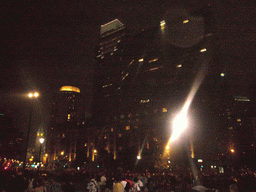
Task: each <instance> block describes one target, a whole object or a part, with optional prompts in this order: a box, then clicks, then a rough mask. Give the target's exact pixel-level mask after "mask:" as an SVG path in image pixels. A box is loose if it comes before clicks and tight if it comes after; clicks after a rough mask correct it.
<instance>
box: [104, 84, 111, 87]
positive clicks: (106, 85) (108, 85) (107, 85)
mask: <svg viewBox="0 0 256 192" xmlns="http://www.w3.org/2000/svg"><path fill="white" fill-rule="evenodd" d="M109 86H112V84H108V85H103V86H102V88H105V87H109Z"/></svg>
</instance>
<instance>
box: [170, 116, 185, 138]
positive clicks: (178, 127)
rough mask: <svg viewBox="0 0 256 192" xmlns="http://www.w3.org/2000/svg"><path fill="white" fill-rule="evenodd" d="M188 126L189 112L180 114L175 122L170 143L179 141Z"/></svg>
mask: <svg viewBox="0 0 256 192" xmlns="http://www.w3.org/2000/svg"><path fill="white" fill-rule="evenodd" d="M187 126H188V118H187V111H181V113H180V114H178V115H177V116H176V117H175V119H174V121H173V132H172V136H171V140H170V142H173V141H175V140H176V139H178V138H179V137H180V135H181V133H182V132H183V131H185V129H186V128H187Z"/></svg>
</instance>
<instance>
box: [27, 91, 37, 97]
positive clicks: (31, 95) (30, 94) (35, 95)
mask: <svg viewBox="0 0 256 192" xmlns="http://www.w3.org/2000/svg"><path fill="white" fill-rule="evenodd" d="M28 97H29V98H32V97H39V93H38V92H35V93H29V94H28Z"/></svg>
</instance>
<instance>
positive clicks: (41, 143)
mask: <svg viewBox="0 0 256 192" xmlns="http://www.w3.org/2000/svg"><path fill="white" fill-rule="evenodd" d="M39 142H40V149H39V166H38V175H40V167H41V151H42V145H43V143H44V138H40V139H39Z"/></svg>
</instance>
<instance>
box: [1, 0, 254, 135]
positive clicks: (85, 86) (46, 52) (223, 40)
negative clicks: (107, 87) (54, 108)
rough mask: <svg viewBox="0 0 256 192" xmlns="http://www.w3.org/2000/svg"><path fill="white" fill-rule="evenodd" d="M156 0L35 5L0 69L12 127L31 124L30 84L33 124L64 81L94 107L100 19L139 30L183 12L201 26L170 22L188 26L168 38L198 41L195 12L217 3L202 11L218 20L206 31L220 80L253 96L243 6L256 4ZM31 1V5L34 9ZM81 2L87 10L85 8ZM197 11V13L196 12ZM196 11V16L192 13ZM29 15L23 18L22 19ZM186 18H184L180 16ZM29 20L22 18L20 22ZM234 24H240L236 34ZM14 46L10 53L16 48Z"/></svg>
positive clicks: (42, 118)
mask: <svg viewBox="0 0 256 192" xmlns="http://www.w3.org/2000/svg"><path fill="white" fill-rule="evenodd" d="M123 3H124V4H123ZM137 3H138V2H137ZM155 3H156V2H155ZM157 3H158V5H159V7H157V8H154V9H150V6H151V5H153V4H154V3H153V2H151V1H150V2H149V3H148V4H147V3H141V4H136V2H134V3H130V2H127V1H126V2H121V1H120V2H118V3H116V4H115V3H110V4H108V5H109V6H107V7H104V6H105V5H106V4H105V3H104V2H101V1H97V3H96V1H92V2H91V4H90V3H88V4H87V3H83V2H82V1H78V2H76V3H74V4H72V3H68V2H67V1H65V2H64V3H62V4H58V3H57V4H56V2H54V3H52V4H49V5H44V6H42V8H39V7H37V9H36V10H37V11H38V12H37V13H36V14H37V16H38V21H40V22H38V23H37V21H36V20H33V21H30V22H31V23H30V27H29V28H28V29H22V33H19V30H18V29H16V30H15V32H16V34H14V36H13V37H12V36H10V38H9V40H10V39H11V40H13V41H16V40H17V41H16V42H15V43H14V44H15V46H16V47H17V49H14V48H10V52H9V54H7V55H9V57H13V58H7V59H6V60H5V65H4V66H5V67H4V68H3V70H2V71H1V73H2V77H4V78H3V81H2V82H1V91H2V95H1V99H2V102H1V105H2V106H3V109H5V110H7V111H8V112H9V113H10V114H12V115H13V117H14V118H13V119H14V120H15V123H16V125H15V126H18V127H20V129H21V130H23V131H24V130H26V128H27V121H28V115H27V114H28V111H29V109H28V105H29V103H30V102H31V101H29V100H28V99H27V98H26V97H25V95H23V96H22V97H21V95H19V94H21V93H22V94H25V93H27V92H29V91H30V90H31V89H33V90H38V91H40V94H41V97H40V98H39V99H38V100H37V101H33V102H36V104H35V107H36V109H35V112H34V114H33V118H34V120H33V121H34V125H33V126H34V127H38V126H42V125H43V126H48V125H47V120H48V121H49V115H50V106H49V105H47V104H46V103H47V102H45V101H49V100H50V97H51V94H52V93H53V92H57V91H58V90H59V88H61V87H62V86H75V87H78V88H79V89H81V93H83V95H84V96H85V99H87V101H88V102H87V104H86V106H85V108H86V110H87V112H88V111H89V112H91V103H92V97H93V96H92V92H93V90H94V88H93V83H92V77H93V72H94V70H95V69H94V66H93V65H94V60H93V58H94V57H95V46H96V45H97V44H98V42H99V38H100V37H99V36H100V26H101V25H104V24H105V23H108V22H110V21H112V20H114V19H119V20H120V21H121V22H122V23H124V24H125V26H126V27H127V29H129V30H130V31H131V32H133V33H134V34H137V33H139V32H143V31H145V30H147V29H149V28H151V27H153V26H159V24H161V23H160V22H161V21H162V20H163V19H164V18H166V17H167V19H169V22H170V23H171V22H175V21H176V19H177V21H178V20H179V19H181V21H182V19H183V17H184V16H188V17H190V18H191V19H193V21H195V22H197V26H196V27H195V26H192V25H190V23H188V26H189V25H190V26H189V28H188V29H191V30H190V31H189V30H188V31H189V33H187V32H188V31H186V29H185V31H183V30H184V29H179V30H181V31H175V30H177V29H173V30H174V31H175V32H176V35H177V36H179V35H180V34H181V32H184V33H182V35H185V36H186V37H188V38H187V39H185V38H184V39H185V41H183V42H179V38H177V36H175V37H174V36H170V37H168V41H167V43H168V44H169V45H174V46H176V47H182V46H187V45H188V44H187V43H191V41H190V40H191V36H192V37H193V40H195V42H197V40H196V38H200V36H198V34H195V32H196V29H197V27H198V26H200V22H201V21H200V19H199V18H198V17H197V14H198V15H200V14H201V12H202V11H203V10H205V8H206V7H210V8H212V7H213V8H212V9H213V12H214V14H215V18H214V15H208V13H207V12H206V13H203V14H205V18H207V16H208V17H209V19H210V20H209V21H208V22H210V23H208V24H209V27H210V28H211V27H212V25H214V27H213V32H212V33H211V31H210V33H205V35H209V37H211V36H213V37H214V38H215V37H217V38H216V42H215V43H216V45H217V46H215V47H214V48H213V49H214V50H215V51H216V52H217V53H218V57H215V58H214V59H215V61H216V62H217V63H219V64H220V66H218V67H219V68H218V69H219V71H214V72H216V73H217V72H219V75H221V74H223V76H225V79H226V80H227V81H225V83H226V84H225V85H223V87H224V88H228V89H226V90H225V89H223V90H224V91H227V90H229V91H231V92H232V93H236V94H237V96H247V95H246V94H249V95H250V96H251V97H255V95H254V93H255V65H254V64H253V62H254V63H255V57H253V56H254V53H253V46H254V45H253V42H254V41H255V39H253V36H252V34H253V33H252V26H253V24H252V25H249V24H248V23H246V22H248V21H249V20H250V19H249V18H248V17H246V16H247V14H246V12H247V11H251V12H250V13H251V15H253V13H252V11H253V8H251V7H250V6H249V4H248V5H246V4H242V3H240V4H237V5H234V4H232V6H231V7H230V4H228V3H225V2H222V1H218V2H217V3H215V4H214V3H213V2H211V1H209V2H204V3H201V4H200V3H198V4H197V5H194V4H193V3H191V5H190V6H189V5H188V4H186V6H188V9H187V11H184V12H183V9H182V8H180V7H179V6H177V7H178V9H176V8H171V7H168V8H164V5H168V3H167V1H166V2H165V1H162V3H161V1H157ZM218 3H219V4H218ZM40 5H41V4H40ZM81 5H82V6H81ZM128 5H129V7H127V10H125V11H124V8H125V6H128ZM12 6H13V7H12V8H13V9H12V11H13V12H15V5H12ZM33 6H34V5H30V8H31V10H32V7H33ZM37 6H39V4H38V5H37ZM69 6H71V8H69ZM97 6H98V7H99V8H98V7H97ZM78 8H79V9H78ZM83 8H84V9H86V10H87V11H86V12H84V9H83ZM90 8H91V9H90ZM96 8H97V10H96V11H95V10H94V9H96ZM112 8H113V9H112ZM189 8H190V9H189ZM254 8H255V7H254ZM76 9H77V10H76ZM148 10H150V11H148ZM196 10H199V12H195V11H196ZM44 11H45V12H44ZM104 11H106V12H104ZM168 11H169V12H168ZM236 11H240V12H239V14H240V15H239V16H240V17H235V15H236V13H237V12H236ZM103 12H104V13H103ZM192 13H193V16H192V15H190V14H192ZM34 14H35V12H34ZM150 14H152V15H150ZM154 14H155V15H154ZM222 14H226V15H229V17H228V18H227V19H226V20H225V19H224V20H223V21H222V20H221V19H220V18H225V16H223V15H222ZM147 16H148V17H147ZM28 17H29V16H28ZM28 17H22V19H26V18H28ZM250 17H251V16H250ZM39 18H40V19H39ZM211 19H212V20H211ZM185 21H186V20H183V22H185ZM245 21H246V22H245ZM211 22H213V23H211ZM252 22H253V21H252ZM17 23H19V19H17V20H16V24H17ZM191 23H192V22H191ZM27 24H28V23H26V22H23V24H22V25H23V26H22V27H25V26H26V25H27ZM174 24H175V23H174ZM6 26H8V27H7V29H6V31H7V32H9V31H11V30H12V28H11V27H9V23H8V22H7V23H6ZM13 26H14V25H13ZM234 29H236V30H235V32H234V33H232V32H233V31H234ZM201 30H202V29H201ZM7 32H5V35H6V34H7ZM179 33H180V34H179ZM190 35H191V36H190ZM173 37H174V38H173ZM12 38H13V39H12ZM15 38H17V39H15ZM175 38H176V39H175ZM238 38H241V39H238ZM7 40H8V39H7ZM184 42H185V44H184ZM8 46H11V45H8ZM8 46H7V47H8ZM8 49H9V47H8ZM6 50H7V49H6ZM12 51H13V53H11V52H12ZM173 54H174V53H173ZM8 62H9V63H10V65H8V64H9V63H8ZM138 62H140V61H138ZM185 62H186V61H185ZM143 67H144V66H143ZM213 67H214V66H213ZM151 69H152V68H151ZM151 69H149V70H151ZM210 73H211V71H210ZM213 80H214V79H213ZM213 84H214V82H213ZM225 86H228V87H225ZM48 104H50V103H48Z"/></svg>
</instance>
